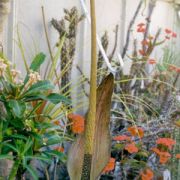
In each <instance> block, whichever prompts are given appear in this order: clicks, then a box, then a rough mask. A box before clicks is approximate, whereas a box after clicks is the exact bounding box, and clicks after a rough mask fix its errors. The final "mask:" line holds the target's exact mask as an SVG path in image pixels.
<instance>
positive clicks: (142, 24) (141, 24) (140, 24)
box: [137, 23, 145, 27]
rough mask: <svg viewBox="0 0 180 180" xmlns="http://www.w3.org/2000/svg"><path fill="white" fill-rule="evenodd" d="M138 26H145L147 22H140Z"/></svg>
mask: <svg viewBox="0 0 180 180" xmlns="http://www.w3.org/2000/svg"><path fill="white" fill-rule="evenodd" d="M137 26H138V27H143V26H145V24H144V23H139V24H138V25H137Z"/></svg>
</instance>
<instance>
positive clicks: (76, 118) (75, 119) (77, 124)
mask: <svg viewBox="0 0 180 180" xmlns="http://www.w3.org/2000/svg"><path fill="white" fill-rule="evenodd" d="M68 119H69V120H70V121H72V123H73V124H72V131H73V133H75V134H81V133H83V132H84V117H82V116H81V115H78V114H69V115H68Z"/></svg>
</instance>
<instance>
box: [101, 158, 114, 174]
mask: <svg viewBox="0 0 180 180" xmlns="http://www.w3.org/2000/svg"><path fill="white" fill-rule="evenodd" d="M115 161H116V160H115V159H114V158H110V160H109V162H108V164H107V165H106V166H105V168H104V169H103V172H102V173H107V172H109V171H112V170H114V168H115Z"/></svg>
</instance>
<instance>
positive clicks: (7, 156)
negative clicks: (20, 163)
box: [0, 154, 13, 160]
mask: <svg viewBox="0 0 180 180" xmlns="http://www.w3.org/2000/svg"><path fill="white" fill-rule="evenodd" d="M2 159H10V160H13V156H11V155H7V154H0V160H2Z"/></svg>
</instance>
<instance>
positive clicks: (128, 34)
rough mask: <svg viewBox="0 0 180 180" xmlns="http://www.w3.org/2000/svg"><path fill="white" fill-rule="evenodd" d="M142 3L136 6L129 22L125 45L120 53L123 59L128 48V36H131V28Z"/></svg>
mask: <svg viewBox="0 0 180 180" xmlns="http://www.w3.org/2000/svg"><path fill="white" fill-rule="evenodd" d="M142 3H143V1H140V2H139V4H138V7H137V9H136V12H135V14H134V16H133V18H132V20H131V22H130V23H129V27H128V31H127V36H126V43H125V45H124V48H123V53H122V58H124V56H125V55H126V51H127V49H128V46H129V40H130V34H131V29H132V26H133V25H134V22H135V20H136V18H137V16H138V14H139V11H140V9H141V6H142Z"/></svg>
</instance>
